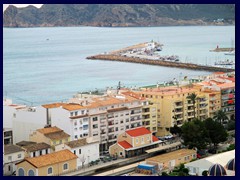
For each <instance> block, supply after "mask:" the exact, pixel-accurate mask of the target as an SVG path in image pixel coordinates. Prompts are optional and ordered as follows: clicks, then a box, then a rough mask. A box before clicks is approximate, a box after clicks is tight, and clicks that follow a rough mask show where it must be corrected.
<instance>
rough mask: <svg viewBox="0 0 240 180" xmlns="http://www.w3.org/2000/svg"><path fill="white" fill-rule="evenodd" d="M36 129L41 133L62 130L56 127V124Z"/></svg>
mask: <svg viewBox="0 0 240 180" xmlns="http://www.w3.org/2000/svg"><path fill="white" fill-rule="evenodd" d="M37 131H38V132H40V133H42V134H49V133H53V132H59V131H62V129H60V128H58V127H57V126H54V127H46V128H42V129H37Z"/></svg>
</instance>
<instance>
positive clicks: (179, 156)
mask: <svg viewBox="0 0 240 180" xmlns="http://www.w3.org/2000/svg"><path fill="white" fill-rule="evenodd" d="M195 158H197V152H196V151H195V150H192V149H180V150H176V151H173V152H169V153H165V154H162V155H158V156H155V157H152V158H148V159H146V163H147V164H154V165H155V164H158V167H159V169H160V170H173V169H174V167H176V166H178V165H180V164H181V163H187V162H190V161H191V160H192V159H195Z"/></svg>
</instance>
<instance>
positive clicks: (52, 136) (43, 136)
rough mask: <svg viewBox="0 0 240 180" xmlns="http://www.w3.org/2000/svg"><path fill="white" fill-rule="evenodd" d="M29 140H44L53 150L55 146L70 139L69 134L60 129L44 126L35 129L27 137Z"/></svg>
mask: <svg viewBox="0 0 240 180" xmlns="http://www.w3.org/2000/svg"><path fill="white" fill-rule="evenodd" d="M29 139H30V141H34V142H37V143H41V142H45V143H47V144H49V145H50V146H51V148H52V150H55V146H56V145H58V144H62V143H65V142H69V141H70V135H69V134H67V133H65V132H64V131H63V130H62V129H60V128H58V127H56V126H54V127H46V128H42V129H37V130H36V131H34V132H33V133H32V134H30V137H29Z"/></svg>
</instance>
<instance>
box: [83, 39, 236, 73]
mask: <svg viewBox="0 0 240 180" xmlns="http://www.w3.org/2000/svg"><path fill="white" fill-rule="evenodd" d="M162 46H163V44H160V43H157V42H154V41H151V42H144V43H140V44H136V45H133V46H129V47H126V48H123V49H120V50H115V51H111V52H109V53H106V52H105V53H103V54H98V55H94V56H89V57H87V59H89V60H105V61H120V62H129V63H139V64H148V65H156V66H165V67H175V68H184V69H192V70H201V71H212V72H215V71H221V72H232V71H234V70H235V69H233V68H229V67H228V68H227V67H217V66H208V65H201V64H194V63H183V62H180V61H179V58H178V56H177V55H172V56H160V55H159V54H158V53H156V51H162ZM216 49H217V50H219V51H226V50H229V48H216Z"/></svg>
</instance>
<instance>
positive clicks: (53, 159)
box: [17, 149, 78, 168]
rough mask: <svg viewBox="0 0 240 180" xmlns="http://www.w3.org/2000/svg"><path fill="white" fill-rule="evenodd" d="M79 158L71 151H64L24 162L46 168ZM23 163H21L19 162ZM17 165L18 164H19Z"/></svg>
mask: <svg viewBox="0 0 240 180" xmlns="http://www.w3.org/2000/svg"><path fill="white" fill-rule="evenodd" d="M77 158H78V157H77V156H76V155H75V154H73V153H72V152H71V151H69V150H68V149H65V150H62V151H57V152H54V153H50V154H46V155H42V156H38V157H33V158H26V159H25V160H24V161H27V162H29V163H30V164H32V165H33V166H35V167H36V168H40V167H45V166H49V165H53V164H57V163H61V162H66V161H69V160H72V159H77ZM19 163H21V162H19ZM19 163H17V164H19Z"/></svg>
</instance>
